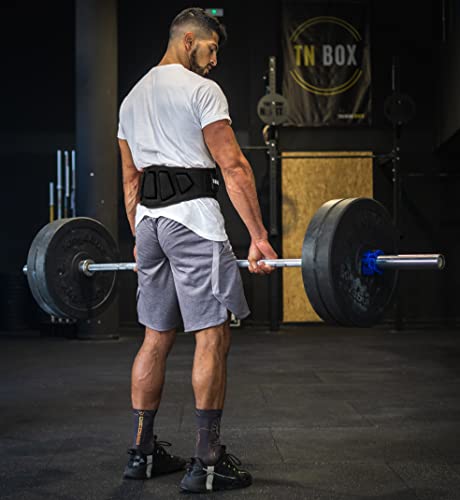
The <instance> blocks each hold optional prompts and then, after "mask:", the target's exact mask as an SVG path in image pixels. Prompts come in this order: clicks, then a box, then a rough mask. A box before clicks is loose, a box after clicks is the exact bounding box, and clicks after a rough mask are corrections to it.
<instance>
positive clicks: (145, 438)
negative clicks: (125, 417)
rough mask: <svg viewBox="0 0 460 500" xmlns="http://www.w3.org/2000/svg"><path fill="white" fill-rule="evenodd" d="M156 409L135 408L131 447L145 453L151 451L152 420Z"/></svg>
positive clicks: (148, 453)
mask: <svg viewBox="0 0 460 500" xmlns="http://www.w3.org/2000/svg"><path fill="white" fill-rule="evenodd" d="M156 413H157V410H135V409H133V414H134V444H133V447H134V448H136V449H138V450H139V451H140V452H141V453H144V454H145V455H150V454H151V453H152V451H153V421H154V420H155V415H156Z"/></svg>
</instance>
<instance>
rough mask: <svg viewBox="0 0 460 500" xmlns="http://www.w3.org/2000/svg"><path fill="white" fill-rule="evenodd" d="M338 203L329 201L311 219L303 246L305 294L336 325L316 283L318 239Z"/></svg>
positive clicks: (337, 201) (323, 317)
mask: <svg viewBox="0 0 460 500" xmlns="http://www.w3.org/2000/svg"><path fill="white" fill-rule="evenodd" d="M337 203H340V200H332V201H328V202H327V203H324V204H323V205H322V206H321V207H320V208H319V209H318V210H317V212H316V213H315V215H314V216H313V218H312V219H311V221H310V224H309V225H308V229H307V232H306V233H305V239H304V242H303V246H302V279H303V284H304V288H305V292H306V293H307V296H308V299H309V300H310V303H311V305H312V306H313V309H314V310H315V311H316V313H317V314H318V316H319V317H320V318H322V319H323V320H324V321H327V322H328V323H336V321H335V319H334V317H333V316H332V315H331V313H329V311H328V310H327V307H326V305H325V303H324V302H323V299H322V298H321V293H320V291H319V284H318V283H317V281H316V280H317V276H316V273H315V263H316V252H317V245H316V242H317V241H318V237H319V235H320V234H321V231H322V229H323V224H324V221H325V220H326V218H327V215H328V213H329V212H330V210H331V209H332V208H333V207H334V206H335V205H336V204H337Z"/></svg>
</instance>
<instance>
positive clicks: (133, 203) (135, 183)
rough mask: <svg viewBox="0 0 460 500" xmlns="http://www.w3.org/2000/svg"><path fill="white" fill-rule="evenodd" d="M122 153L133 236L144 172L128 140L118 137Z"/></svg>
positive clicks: (126, 206) (124, 187)
mask: <svg viewBox="0 0 460 500" xmlns="http://www.w3.org/2000/svg"><path fill="white" fill-rule="evenodd" d="M118 145H119V146H120V154H121V167H122V174H123V193H124V198H125V208H126V215H127V217H128V222H129V225H130V227H131V232H132V233H133V236H135V234H136V227H135V218H136V207H137V204H138V203H139V200H140V193H139V188H140V183H141V175H142V173H141V172H140V171H139V170H137V168H136V166H135V165H134V160H133V156H132V154H131V150H130V149H129V145H128V143H127V141H125V140H124V139H118Z"/></svg>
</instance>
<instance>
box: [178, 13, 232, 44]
mask: <svg viewBox="0 0 460 500" xmlns="http://www.w3.org/2000/svg"><path fill="white" fill-rule="evenodd" d="M183 24H193V25H195V26H196V27H197V28H198V29H199V30H202V31H203V32H205V33H206V34H207V35H211V34H212V32H213V31H214V32H215V33H217V36H218V37H219V45H223V44H224V43H225V41H226V40H227V30H226V29H225V26H224V25H223V24H222V23H221V22H220V21H219V20H218V19H217V17H214V16H212V15H211V14H208V13H207V12H206V11H205V10H204V9H200V8H199V7H191V8H189V9H185V10H183V11H182V12H179V14H177V16H176V17H175V18H174V20H173V22H172V23H171V27H170V29H169V39H171V38H173V37H174V36H175V32H176V28H178V27H180V26H181V25H183Z"/></svg>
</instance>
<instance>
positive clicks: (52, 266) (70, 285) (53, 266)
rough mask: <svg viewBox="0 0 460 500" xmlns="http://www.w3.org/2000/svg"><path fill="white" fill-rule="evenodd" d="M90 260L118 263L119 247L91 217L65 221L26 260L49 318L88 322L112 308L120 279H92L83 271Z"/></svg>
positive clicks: (43, 233) (42, 235)
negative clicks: (87, 320)
mask: <svg viewBox="0 0 460 500" xmlns="http://www.w3.org/2000/svg"><path fill="white" fill-rule="evenodd" d="M85 259H91V260H94V261H96V262H114V261H116V260H118V249H117V245H116V243H115V241H114V240H113V238H112V236H111V234H110V233H109V231H108V230H107V229H106V228H105V227H104V226H103V225H102V224H101V223H100V222H98V221H96V220H94V219H90V218H87V217H78V218H73V219H60V220H57V221H54V222H52V223H50V224H47V225H46V226H45V227H43V228H42V229H41V230H40V231H39V232H38V234H37V236H36V237H35V238H34V240H33V242H32V245H31V247H30V250H29V254H28V257H27V279H28V282H29V286H30V289H31V291H32V295H33V296H34V298H35V300H36V301H37V303H38V304H39V306H40V307H41V308H42V309H43V310H44V311H46V312H47V313H48V314H50V315H53V316H57V317H61V318H73V319H87V318H91V317H94V316H97V315H98V314H100V313H101V312H102V311H103V310H104V309H105V308H106V307H107V306H108V305H109V304H110V302H111V301H112V299H113V298H114V296H115V294H114V293H113V291H114V287H115V284H116V273H115V272H107V273H97V274H96V275H94V276H91V277H88V276H86V275H84V274H83V273H82V272H80V271H79V269H78V264H79V263H80V262H81V261H82V260H85Z"/></svg>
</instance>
